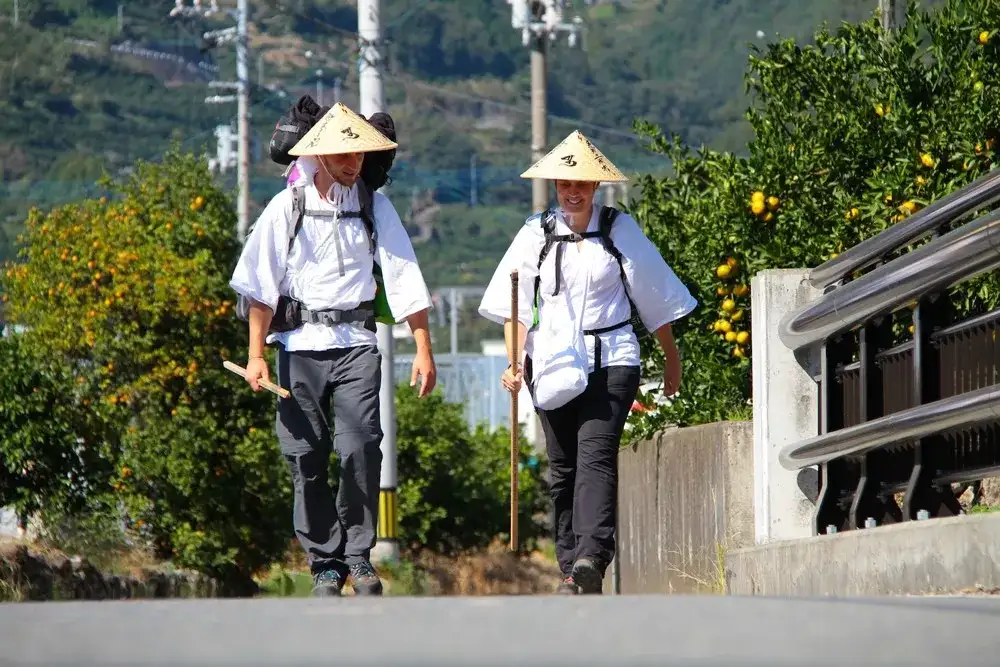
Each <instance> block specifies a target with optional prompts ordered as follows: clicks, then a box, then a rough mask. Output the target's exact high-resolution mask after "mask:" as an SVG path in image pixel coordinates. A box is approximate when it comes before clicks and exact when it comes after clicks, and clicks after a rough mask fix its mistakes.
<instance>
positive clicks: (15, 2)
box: [14, 0, 21, 28]
mask: <svg viewBox="0 0 1000 667" xmlns="http://www.w3.org/2000/svg"><path fill="white" fill-rule="evenodd" d="M20 18H21V13H20V11H19V7H18V4H17V0H14V27H15V28H16V27H17V22H18V20H19V19H20Z"/></svg>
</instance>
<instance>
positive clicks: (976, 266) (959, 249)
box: [778, 210, 1000, 350]
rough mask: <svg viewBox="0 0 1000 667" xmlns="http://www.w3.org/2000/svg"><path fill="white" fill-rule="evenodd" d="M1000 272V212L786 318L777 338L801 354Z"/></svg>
mask: <svg viewBox="0 0 1000 667" xmlns="http://www.w3.org/2000/svg"><path fill="white" fill-rule="evenodd" d="M997 267H1000V210H998V211H993V212H992V213H989V214H987V215H984V216H982V217H980V218H977V219H976V220H974V221H972V222H970V223H967V224H965V225H963V226H962V227H960V228H958V229H955V230H953V231H951V232H949V233H948V234H945V235H944V236H941V237H939V238H936V239H934V240H933V241H931V242H930V243H927V244H926V245H924V246H922V247H920V248H917V249H916V250H914V251H913V252H909V253H906V254H905V255H902V256H901V257H898V258H896V259H894V260H893V261H891V262H889V263H888V264H885V265H884V266H880V267H879V268H877V269H875V270H874V271H872V272H870V273H867V274H865V275H863V276H861V277H860V278H858V279H857V280H853V281H851V282H849V283H847V284H846V285H844V286H843V287H839V288H837V289H835V290H832V291H830V292H827V293H826V294H824V295H823V296H821V297H820V298H819V299H817V300H815V301H813V302H812V303H809V304H807V305H806V306H804V307H802V308H800V309H799V310H796V311H793V312H791V313H789V314H788V315H786V316H785V318H784V319H783V320H782V321H781V323H780V324H779V328H778V337H779V338H780V340H781V342H782V343H784V345H785V346H786V347H788V348H789V349H792V350H799V349H801V348H804V347H807V346H809V345H812V344H815V343H819V342H821V341H824V340H826V339H828V338H830V337H832V336H834V335H836V334H839V333H843V332H846V331H850V330H852V329H854V328H855V327H857V326H858V325H860V324H862V323H864V322H866V321H868V320H869V319H871V318H872V317H875V316H877V315H880V314H883V313H888V312H892V311H894V310H896V309H897V308H899V307H900V306H904V305H906V304H908V303H913V302H915V301H917V300H919V299H920V298H921V297H923V296H925V295H927V294H931V293H934V292H935V291H938V290H942V289H945V288H947V287H950V286H951V285H955V284H957V283H960V282H963V281H965V280H969V279H971V278H974V277H975V276H977V275H979V274H981V273H983V272H985V271H989V270H991V269H994V268H997Z"/></svg>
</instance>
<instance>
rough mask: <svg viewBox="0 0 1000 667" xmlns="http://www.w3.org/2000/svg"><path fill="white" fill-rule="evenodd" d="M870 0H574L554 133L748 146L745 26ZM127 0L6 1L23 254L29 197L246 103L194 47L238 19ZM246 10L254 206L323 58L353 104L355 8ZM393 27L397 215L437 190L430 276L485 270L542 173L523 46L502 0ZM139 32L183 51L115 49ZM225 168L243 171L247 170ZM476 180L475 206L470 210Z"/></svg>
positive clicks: (334, 2) (198, 130) (197, 144)
mask: <svg viewBox="0 0 1000 667" xmlns="http://www.w3.org/2000/svg"><path fill="white" fill-rule="evenodd" d="M221 4H223V6H225V5H227V4H228V5H229V6H232V5H233V4H234V3H233V2H232V0H229V2H226V1H224V2H223V3H221ZM875 4H876V3H875V2H874V0H845V1H844V2H837V3H830V2H826V1H825V0H756V1H755V2H751V0H711V1H707V0H706V1H701V2H664V1H654V0H648V1H642V0H636V1H634V2H611V3H601V4H597V5H594V6H591V7H586V6H584V3H582V2H576V3H575V5H576V11H577V12H579V13H581V15H582V16H583V18H584V21H585V25H586V26H587V31H586V35H585V37H584V40H583V45H584V48H583V49H577V50H570V49H569V48H568V47H567V46H566V44H565V40H563V41H561V42H558V43H557V44H556V45H554V46H553V48H552V51H551V57H550V65H549V90H548V100H549V111H550V114H551V115H552V117H551V120H550V129H549V139H550V144H554V143H555V142H557V141H558V140H560V139H561V138H562V137H564V136H565V135H566V134H568V133H569V132H570V131H571V130H573V129H574V128H575V127H577V126H579V127H580V128H581V129H583V130H584V131H585V132H586V133H587V134H588V136H590V137H592V138H593V139H594V140H595V141H596V142H597V143H598V144H599V145H600V146H601V148H602V149H603V150H605V152H607V153H608V154H609V155H610V156H612V157H613V159H614V160H615V161H616V162H617V163H619V164H620V165H622V166H623V167H624V168H626V169H627V170H629V171H631V172H632V173H639V172H652V173H662V172H664V171H665V170H667V169H668V168H669V164H670V163H669V161H668V160H667V159H665V158H664V157H663V156H659V155H656V154H653V153H650V152H647V151H645V150H644V148H643V146H642V145H641V143H640V142H639V141H637V140H636V139H635V138H634V137H633V136H631V127H632V123H633V120H635V119H636V118H640V119H643V120H646V121H649V122H653V123H655V124H656V125H658V126H659V127H661V128H663V129H664V130H665V131H668V132H671V133H677V134H679V135H680V136H681V137H683V138H684V140H685V141H686V142H688V143H692V144H695V145H697V144H702V143H705V144H708V145H710V146H712V147H713V148H718V149H727V150H736V151H741V150H742V148H743V146H744V145H745V143H746V141H747V139H748V138H749V136H750V135H749V125H748V124H747V123H746V120H745V117H744V116H745V110H746V107H747V106H748V104H749V98H748V97H747V95H746V92H745V86H744V83H743V73H744V71H745V68H746V63H747V57H748V53H749V51H748V43H750V42H758V43H760V42H761V41H762V40H760V39H759V38H758V37H757V32H758V31H762V32H763V33H765V34H766V35H767V39H773V38H774V37H775V35H776V34H780V35H783V36H794V37H800V38H806V39H807V38H808V37H809V36H810V35H811V34H812V33H813V30H814V28H815V27H816V26H817V25H818V24H819V23H821V22H823V21H830V22H833V23H837V22H840V21H842V20H850V21H855V20H860V19H863V18H865V17H866V16H869V15H870V14H871V12H872V11H873V10H874V8H875ZM118 5H119V3H118V1H117V0H22V2H21V3H20V6H21V10H20V22H19V24H18V25H17V26H16V27H15V26H14V25H13V24H12V22H11V18H10V16H9V15H8V16H4V17H2V19H0V91H3V93H4V94H3V95H0V177H2V189H0V195H2V196H0V257H10V256H12V255H13V252H12V245H13V243H14V239H15V237H16V235H17V233H18V232H19V231H20V229H21V226H22V224H23V220H24V217H25V215H26V212H27V210H28V208H29V207H30V206H31V205H40V206H48V205H51V204H53V203H57V202H64V201H68V200H72V199H75V198H79V197H80V196H81V195H83V194H88V195H93V194H96V192H97V188H96V186H95V185H94V181H95V179H96V178H97V177H98V176H99V175H100V174H101V173H102V172H104V171H108V172H110V173H111V174H117V173H119V172H121V171H122V170H126V169H128V168H129V165H131V164H133V163H134V161H135V160H136V159H138V158H143V159H154V160H155V159H158V158H159V157H160V156H161V155H162V154H163V153H164V151H165V150H166V149H167V148H168V146H169V144H170V142H171V140H173V139H180V140H182V141H183V147H184V148H185V149H193V150H200V149H202V148H204V149H207V150H208V151H209V152H210V153H211V154H214V149H215V138H214V135H213V130H214V128H215V126H216V125H217V124H219V123H224V122H229V121H231V120H232V119H233V116H234V115H235V105H234V104H205V103H204V98H205V97H206V96H207V95H212V94H217V93H220V92H224V91H219V90H215V89H212V88H209V87H208V85H207V84H208V82H209V80H211V79H213V78H218V79H220V80H231V79H232V78H233V77H234V71H235V69H234V60H235V58H234V50H233V48H232V47H231V46H228V45H227V46H222V47H219V48H217V49H213V50H209V51H208V52H206V53H201V52H199V45H200V41H201V34H202V33H203V32H204V31H205V30H206V29H210V28H221V27H225V26H226V25H228V22H227V21H225V20H221V19H215V20H210V21H207V20H205V19H190V18H184V19H182V18H173V19H172V18H169V17H168V16H167V14H168V12H169V10H170V8H171V7H172V6H173V3H171V2H169V1H168V0H149V2H145V3H126V4H125V5H124V11H123V20H122V22H121V23H119V18H118V13H117V10H118ZM251 7H252V16H251V61H250V65H251V67H250V70H251V76H252V78H253V83H254V89H253V99H252V127H253V132H254V136H255V139H256V146H255V148H256V149H257V150H256V154H255V158H256V162H255V164H254V167H253V169H254V181H253V187H252V193H253V198H254V200H255V210H257V207H259V206H261V205H262V204H263V203H264V202H266V200H267V198H268V197H269V196H271V195H272V194H273V193H274V192H275V191H276V190H277V188H279V187H281V179H280V173H281V168H280V167H279V166H277V165H275V164H273V163H271V162H269V161H268V160H267V156H266V151H265V150H262V149H263V148H264V147H265V146H266V141H267V138H268V137H269V135H270V131H271V129H272V128H273V126H274V122H275V121H276V119H277V118H278V116H280V114H281V113H282V111H283V110H284V109H285V108H286V107H287V106H288V104H289V103H290V102H291V101H292V100H294V99H295V98H296V97H297V96H298V95H300V94H302V93H306V92H309V93H312V94H315V90H316V79H317V75H316V70H317V69H318V68H322V70H323V75H322V82H323V87H324V98H325V100H324V101H326V102H327V103H329V102H330V101H332V96H333V91H334V88H335V86H337V85H338V82H337V80H338V79H339V90H340V92H341V95H342V99H343V100H344V101H345V102H346V103H348V104H350V105H354V106H356V104H357V67H356V57H355V56H356V39H355V37H354V34H353V33H354V31H355V30H356V27H357V10H356V3H354V2H347V1H345V0H286V1H284V2H279V1H276V0H255V1H253V2H251ZM568 15H569V16H572V15H573V12H572V11H571V12H570V13H568ZM383 24H384V27H385V38H386V44H385V53H386V58H387V69H388V71H387V74H386V100H387V102H388V104H389V107H390V111H391V112H392V113H393V114H394V116H395V117H396V119H397V122H398V124H399V128H400V139H401V150H400V153H399V157H398V160H397V164H396V167H395V168H394V172H393V176H394V183H393V185H392V186H391V193H392V196H393V199H394V201H395V202H396V205H397V207H398V208H399V209H400V210H401V213H403V214H404V215H405V214H406V213H407V212H408V211H409V210H410V206H411V201H415V200H420V199H422V198H426V197H428V196H429V197H431V199H432V200H433V201H434V202H435V203H437V204H443V205H445V206H443V207H441V208H440V209H439V213H438V214H436V216H435V217H434V218H433V219H432V220H431V224H432V225H433V227H434V229H435V230H436V231H437V233H436V234H433V235H428V238H427V240H426V241H424V240H421V243H420V244H419V252H420V254H421V259H422V260H424V261H426V262H427V263H428V265H433V266H435V267H439V268H434V269H433V270H432V272H431V273H430V274H429V277H430V279H431V281H432V282H434V283H436V284H443V283H456V282H463V283H473V284H475V283H482V282H483V281H484V280H485V279H486V278H487V276H488V271H489V269H490V267H491V266H492V265H493V263H494V262H495V260H496V258H497V252H498V249H499V248H500V244H499V243H493V242H486V239H492V238H494V237H495V236H496V235H497V234H499V235H501V236H503V237H504V238H508V237H509V236H510V235H511V234H512V233H513V229H512V228H511V226H510V225H511V224H516V220H517V219H518V218H519V217H522V215H523V213H527V212H528V208H529V206H530V185H529V183H527V182H525V181H522V180H521V179H519V178H518V177H517V175H518V174H519V173H520V171H521V170H523V169H524V168H525V167H526V166H527V164H528V161H529V155H530V147H529V146H530V135H531V132H530V115H529V113H528V112H529V109H530V107H529V104H528V100H529V97H530V76H529V67H528V65H529V57H528V51H527V50H526V49H525V48H524V47H523V46H522V45H521V41H520V34H519V33H517V32H515V31H514V30H513V29H512V28H511V27H510V8H509V5H508V4H507V3H506V2H504V1H503V0H384V1H383ZM130 47H142V48H147V49H151V50H156V51H160V52H165V53H169V54H173V55H174V56H175V57H176V58H175V59H173V60H170V59H148V58H142V57H138V56H136V55H134V53H133V54H131V55H130V54H129V53H126V52H122V49H123V48H124V49H126V50H127V49H128V48H130ZM309 51H311V52H312V57H311V58H307V57H306V55H305V54H306V53H307V52H309ZM199 63H200V65H199ZM213 68H217V69H218V71H217V72H215V71H213ZM577 121H579V123H578V122H577ZM602 127H603V128H607V129H601V128H602ZM473 156H475V164H474V166H475V169H474V170H473V169H472V166H473V163H472V160H473ZM473 173H474V174H475V180H474V181H473ZM473 183H474V184H475V185H473ZM223 184H224V185H226V186H229V187H232V186H234V185H235V173H234V172H229V173H227V174H225V175H224V176H223ZM473 191H475V194H474V195H473ZM473 196H474V197H475V204H476V207H475V209H476V210H474V211H473V210H467V209H465V207H464V206H463V205H467V204H469V203H470V201H471V200H472V199H473ZM413 232H414V233H415V234H418V232H419V230H418V229H417V228H416V227H414V229H413Z"/></svg>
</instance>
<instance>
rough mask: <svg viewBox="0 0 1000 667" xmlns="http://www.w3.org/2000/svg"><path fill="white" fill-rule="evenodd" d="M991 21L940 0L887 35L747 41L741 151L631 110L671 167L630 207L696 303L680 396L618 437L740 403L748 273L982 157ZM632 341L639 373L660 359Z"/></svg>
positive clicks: (723, 412) (812, 248)
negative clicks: (750, 46) (763, 44)
mask: <svg viewBox="0 0 1000 667" xmlns="http://www.w3.org/2000/svg"><path fill="white" fill-rule="evenodd" d="M998 27H1000V5H998V4H997V3H994V2H987V1H986V0H947V1H946V2H944V3H943V5H942V6H941V7H940V9H936V10H934V11H924V10H921V9H920V8H919V7H917V6H916V5H914V4H911V5H910V6H908V8H907V22H906V24H905V27H904V28H902V29H900V30H899V31H897V32H895V33H893V34H892V35H886V34H885V33H884V32H883V31H882V30H881V28H880V27H879V25H878V23H877V21H876V20H875V19H874V18H873V19H872V20H869V21H866V22H863V23H859V24H855V25H850V24H845V25H842V26H841V27H839V28H838V29H837V30H836V31H830V30H828V29H826V28H823V29H821V30H820V31H818V32H817V33H816V35H815V39H814V43H813V44H810V45H806V46H803V45H799V44H796V43H795V42H794V41H793V40H786V41H782V42H779V43H775V44H770V45H768V46H767V48H766V50H765V51H763V52H761V51H755V54H754V55H752V56H751V58H750V67H749V75H748V77H747V87H748V91H749V92H750V93H751V94H752V96H753V98H754V104H753V105H752V108H751V109H750V110H749V111H748V114H747V117H748V119H749V121H750V123H751V125H752V126H753V129H754V132H755V137H754V139H753V140H752V141H751V142H750V144H749V145H748V147H747V153H748V154H747V155H745V156H737V155H733V154H729V153H718V152H714V151H711V150H705V149H703V150H699V151H692V150H691V149H690V148H688V147H686V146H684V145H683V144H682V143H681V142H680V141H679V140H678V139H677V138H676V137H669V138H668V137H666V136H665V135H664V134H663V133H662V132H661V131H660V130H659V129H658V128H656V127H654V126H652V125H650V124H648V123H645V122H641V121H640V122H637V124H636V125H637V129H638V131H639V132H641V133H642V134H643V135H645V137H646V138H647V139H648V142H649V146H650V148H651V149H652V150H653V151H654V152H657V153H661V154H664V155H667V156H669V157H670V158H671V159H672V161H673V167H674V169H673V173H672V174H671V175H670V176H669V177H667V178H664V179H654V178H651V177H644V178H643V179H642V180H641V183H640V185H641V187H642V197H641V199H640V200H638V201H637V202H635V204H634V206H633V212H634V214H635V215H636V217H637V218H638V219H639V220H640V221H641V222H642V223H643V225H644V228H645V230H646V232H647V234H648V235H649V236H650V238H651V239H652V240H653V241H654V243H656V244H657V245H658V247H659V248H660V250H661V251H662V253H663V256H664V257H665V258H666V259H667V261H668V262H669V263H670V264H671V265H672V266H673V267H674V268H675V270H676V271H677V273H678V275H679V276H680V277H681V279H682V280H683V281H684V282H685V283H686V284H687V285H688V286H689V287H690V288H691V289H692V291H693V293H694V294H695V296H696V297H697V298H698V300H699V303H700V306H699V308H698V309H697V310H696V311H695V312H694V313H692V314H691V315H690V316H689V317H687V318H685V319H684V320H682V321H681V322H679V323H677V325H676V332H677V335H678V337H679V344H680V347H681V350H682V355H683V364H684V385H683V388H682V392H681V396H680V397H679V398H678V399H677V400H675V401H674V402H673V404H672V405H670V406H664V407H662V408H660V409H658V410H653V411H649V412H646V413H637V414H636V416H635V417H634V421H633V426H634V428H632V429H631V430H630V432H631V434H632V435H633V437H635V438H641V437H646V436H648V435H650V434H651V433H652V432H654V431H655V430H657V429H658V428H661V427H662V426H663V425H664V424H666V423H676V424H680V425H686V424H697V423H705V422H711V421H716V420H722V419H730V418H734V417H745V415H746V414H747V413H748V411H747V406H748V404H749V401H750V398H751V396H750V365H751V363H752V360H751V359H750V351H751V342H750V336H751V335H752V334H751V324H752V323H751V321H750V291H749V285H750V278H751V277H752V276H753V275H754V274H755V273H757V272H758V271H760V270H762V269H770V268H793V267H812V266H816V265H818V264H820V263H822V262H823V261H825V260H827V259H829V258H830V257H832V256H834V255H835V254H836V253H838V252H841V251H842V250H843V249H845V248H848V247H850V246H852V245H854V244H856V243H858V242H859V241H861V240H862V239H865V238H868V237H870V236H872V235H873V234H875V233H877V232H879V231H881V230H883V229H885V228H886V227H887V226H889V225H891V224H893V223H895V222H898V221H899V220H901V219H903V218H905V217H906V216H908V215H911V214H912V213H914V212H916V211H917V210H919V209H920V208H921V207H923V206H926V205H927V204H928V203H929V202H931V201H933V200H935V199H937V198H939V197H941V196H943V195H946V194H948V193H949V192H952V191H953V190H955V189H957V188H960V187H962V186H964V185H966V184H968V183H970V182H971V181H973V180H974V179H976V178H977V177H979V176H981V175H983V174H984V173H986V172H987V171H988V170H990V169H991V168H992V167H993V166H994V165H995V164H996V161H997V155H998V154H997V149H998V146H997V141H998V135H1000V28H998ZM997 287H998V284H997V280H996V278H995V277H993V276H986V277H984V278H983V279H981V280H977V281H974V282H973V283H970V284H967V285H965V286H963V287H961V288H960V289H956V290H954V291H953V298H954V299H955V300H956V302H957V304H958V305H959V306H960V310H962V311H964V312H971V311H974V310H981V309H986V308H992V307H995V306H996V305H997V303H998V297H1000V290H998V289H997ZM903 330H904V331H905V328H904V329H903ZM646 352H647V354H645V355H644V357H645V358H646V359H647V360H648V361H647V362H646V363H647V366H648V367H647V369H646V371H647V373H648V374H649V375H650V376H654V377H655V374H656V372H657V370H658V369H659V368H660V367H661V365H662V356H660V355H659V354H658V353H657V351H656V350H655V349H653V347H652V346H649V347H648V348H647V349H646Z"/></svg>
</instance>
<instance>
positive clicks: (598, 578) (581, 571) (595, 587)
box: [570, 558, 604, 595]
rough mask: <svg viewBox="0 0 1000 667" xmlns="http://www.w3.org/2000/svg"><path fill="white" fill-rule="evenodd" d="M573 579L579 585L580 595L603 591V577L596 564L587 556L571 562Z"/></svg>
mask: <svg viewBox="0 0 1000 667" xmlns="http://www.w3.org/2000/svg"><path fill="white" fill-rule="evenodd" d="M570 576H572V577H573V581H574V582H576V585H577V586H579V587H580V593H581V594H582V595H600V594H601V593H603V592H604V577H603V576H602V575H601V571H600V570H599V569H597V565H596V564H595V563H594V561H592V560H591V559H589V558H578V559H577V561H576V562H575V563H573V574H572V575H570Z"/></svg>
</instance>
